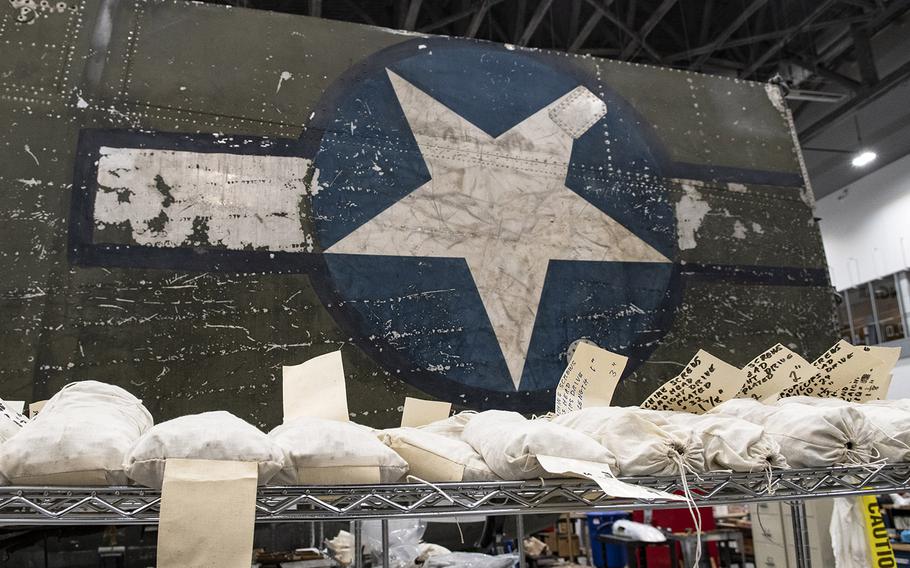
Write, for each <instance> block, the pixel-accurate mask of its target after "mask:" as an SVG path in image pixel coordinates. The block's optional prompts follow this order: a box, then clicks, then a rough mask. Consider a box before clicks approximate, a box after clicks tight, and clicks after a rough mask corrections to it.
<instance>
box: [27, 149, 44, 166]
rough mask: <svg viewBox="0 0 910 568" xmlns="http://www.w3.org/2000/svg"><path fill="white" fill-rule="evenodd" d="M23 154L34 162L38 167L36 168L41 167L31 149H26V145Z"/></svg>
mask: <svg viewBox="0 0 910 568" xmlns="http://www.w3.org/2000/svg"><path fill="white" fill-rule="evenodd" d="M25 152H26V153H27V154H28V155H29V156H31V157H32V159H33V160H35V165H38V166H40V165H41V162H39V161H38V156H36V155H35V154H34V153H33V152H32V149H31V148H29V147H28V144H26V145H25Z"/></svg>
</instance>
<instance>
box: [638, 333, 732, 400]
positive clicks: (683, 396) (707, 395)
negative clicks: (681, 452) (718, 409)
mask: <svg viewBox="0 0 910 568" xmlns="http://www.w3.org/2000/svg"><path fill="white" fill-rule="evenodd" d="M745 381H746V375H745V373H744V372H743V371H742V370H741V369H737V368H736V367H734V366H733V365H731V364H729V363H727V362H726V361H724V360H722V359H719V358H717V357H715V356H714V355H711V354H710V353H708V352H707V351H704V350H702V349H699V350H698V353H696V354H695V357H692V360H691V361H689V364H688V365H686V368H685V369H683V371H682V373H680V374H678V375H676V376H675V377H673V378H672V379H670V380H669V381H667V382H666V383H664V384H663V385H661V386H660V388H658V389H657V390H656V391H654V392H653V393H651V396H649V397H648V398H647V399H646V400H645V401H644V402H643V403H642V404H641V407H642V408H650V409H652V410H682V411H685V412H692V413H694V414H704V413H705V412H707V411H708V410H710V409H712V408H714V407H715V406H717V405H718V404H720V403H722V402H724V401H725V400H729V399H731V398H733V397H734V396H736V395H737V394H738V393H739V391H740V390H741V389H742V388H743V384H744V383H745Z"/></svg>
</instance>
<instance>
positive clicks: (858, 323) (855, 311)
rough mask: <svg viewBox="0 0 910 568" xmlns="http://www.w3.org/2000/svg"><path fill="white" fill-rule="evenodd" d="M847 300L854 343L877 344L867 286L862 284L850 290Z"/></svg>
mask: <svg viewBox="0 0 910 568" xmlns="http://www.w3.org/2000/svg"><path fill="white" fill-rule="evenodd" d="M849 298H850V313H851V314H852V315H853V330H854V331H855V332H856V342H857V343H862V344H865V345H875V344H876V343H879V341H878V330H877V329H876V325H875V315H874V314H873V312H872V298H871V296H870V295H869V285H868V284H864V285H862V286H857V287H856V288H850V295H849Z"/></svg>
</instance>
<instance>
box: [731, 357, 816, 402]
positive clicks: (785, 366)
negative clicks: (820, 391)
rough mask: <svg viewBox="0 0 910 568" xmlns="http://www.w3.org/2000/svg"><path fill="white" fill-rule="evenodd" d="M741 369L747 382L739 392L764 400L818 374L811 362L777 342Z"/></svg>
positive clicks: (745, 395)
mask: <svg viewBox="0 0 910 568" xmlns="http://www.w3.org/2000/svg"><path fill="white" fill-rule="evenodd" d="M743 371H744V372H745V373H746V384H745V385H743V388H742V390H741V391H740V393H739V394H740V396H744V397H751V398H754V399H755V400H763V399H766V398H769V397H775V396H776V395H777V394H778V393H779V392H780V391H782V390H784V389H788V388H790V387H792V386H793V385H795V384H797V383H800V382H802V381H805V380H808V379H810V378H812V377H814V376H815V375H817V374H818V369H816V368H815V367H813V366H812V364H811V363H809V362H808V361H806V360H805V359H803V358H802V357H800V356H799V355H797V354H796V353H794V352H793V351H791V350H789V349H787V348H786V347H784V346H783V345H781V344H780V343H778V344H777V345H775V346H774V347H772V348H771V349H768V350H767V351H765V352H764V353H762V354H761V355H759V356H758V357H756V358H755V359H752V360H751V361H750V362H749V363H748V364H747V365H746V366H745V367H743Z"/></svg>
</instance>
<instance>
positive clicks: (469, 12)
mask: <svg viewBox="0 0 910 568" xmlns="http://www.w3.org/2000/svg"><path fill="white" fill-rule="evenodd" d="M502 1H503V0H489V6H487V10H489V9H490V8H492V7H493V6H495V5H496V4H499V3H500V2H502ZM484 4H486V2H484V3H481V4H478V5H476V6H472V7H470V8H468V9H466V10H462V11H461V12H458V13H456V14H452V15H451V16H446V17H445V18H442V19H441V20H436V21H435V22H430V23H429V24H427V25H425V26H423V27H422V28H420V31H422V32H431V31H433V30H438V29H439V28H444V27H446V26H448V25H449V24H453V23H455V22H458V21H460V20H463V19H465V18H467V17H468V16H473V15H474V14H475V13H476V12H477V11H478V10H480V9H481V8H482V7H483V5H484Z"/></svg>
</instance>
